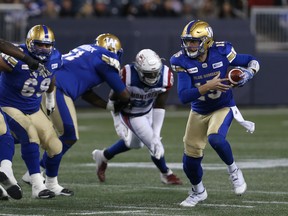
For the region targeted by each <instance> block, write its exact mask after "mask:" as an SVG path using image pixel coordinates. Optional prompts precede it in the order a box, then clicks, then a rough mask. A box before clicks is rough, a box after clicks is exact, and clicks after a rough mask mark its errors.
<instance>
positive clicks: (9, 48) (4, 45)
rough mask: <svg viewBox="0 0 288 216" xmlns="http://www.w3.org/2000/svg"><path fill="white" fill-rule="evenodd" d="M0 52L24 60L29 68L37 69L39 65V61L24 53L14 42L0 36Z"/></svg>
mask: <svg viewBox="0 0 288 216" xmlns="http://www.w3.org/2000/svg"><path fill="white" fill-rule="evenodd" d="M0 52H3V53H5V54H7V55H10V56H12V57H14V58H16V59H19V60H21V61H23V62H25V63H26V64H27V65H28V66H29V68H30V69H31V70H37V69H38V67H39V61H38V60H36V59H34V58H32V57H31V56H29V55H26V54H25V53H24V52H22V51H21V50H20V49H19V48H18V47H17V46H15V45H14V44H12V43H10V42H8V41H6V40H4V39H2V38H0Z"/></svg>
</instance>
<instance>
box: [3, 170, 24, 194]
mask: <svg viewBox="0 0 288 216" xmlns="http://www.w3.org/2000/svg"><path fill="white" fill-rule="evenodd" d="M0 183H1V184H2V185H3V186H4V187H5V190H6V192H7V193H8V195H9V196H10V197H11V198H13V199H17V200H19V199H21V198H22V189H21V187H20V185H19V184H18V183H17V181H16V179H15V178H14V176H9V175H8V174H7V173H5V172H4V171H3V170H2V171H0ZM2 193H3V192H2Z"/></svg>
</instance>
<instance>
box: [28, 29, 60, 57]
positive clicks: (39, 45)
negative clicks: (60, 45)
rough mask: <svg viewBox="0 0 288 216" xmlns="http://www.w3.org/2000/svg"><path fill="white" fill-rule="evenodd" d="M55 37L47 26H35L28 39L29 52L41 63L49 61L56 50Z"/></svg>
mask: <svg viewBox="0 0 288 216" xmlns="http://www.w3.org/2000/svg"><path fill="white" fill-rule="evenodd" d="M54 44H55V36H54V33H53V31H52V30H51V29H50V28H49V27H47V26H45V25H35V26H33V27H32V28H31V29H30V30H29V32H28V34H27V37H26V46H27V49H28V51H29V52H30V53H31V55H33V56H34V57H36V58H37V59H39V60H41V61H44V62H45V61H47V60H48V58H49V57H50V55H51V54H52V51H53V49H54Z"/></svg>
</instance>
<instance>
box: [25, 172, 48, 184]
mask: <svg viewBox="0 0 288 216" xmlns="http://www.w3.org/2000/svg"><path fill="white" fill-rule="evenodd" d="M41 178H42V180H43V183H45V177H44V171H42V172H41ZM22 181H23V182H25V183H26V184H29V185H32V184H31V178H30V175H29V171H28V170H27V171H26V172H25V174H24V175H23V176H22Z"/></svg>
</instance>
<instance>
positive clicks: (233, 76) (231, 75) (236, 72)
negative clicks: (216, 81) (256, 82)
mask: <svg viewBox="0 0 288 216" xmlns="http://www.w3.org/2000/svg"><path fill="white" fill-rule="evenodd" d="M242 73H244V72H243V71H242V70H240V69H239V68H233V69H231V70H230V71H229V72H228V73H227V78H228V80H229V82H230V83H231V84H233V85H237V84H238V82H239V81H240V80H242V79H243V77H241V76H240V75H241V74H242Z"/></svg>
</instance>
